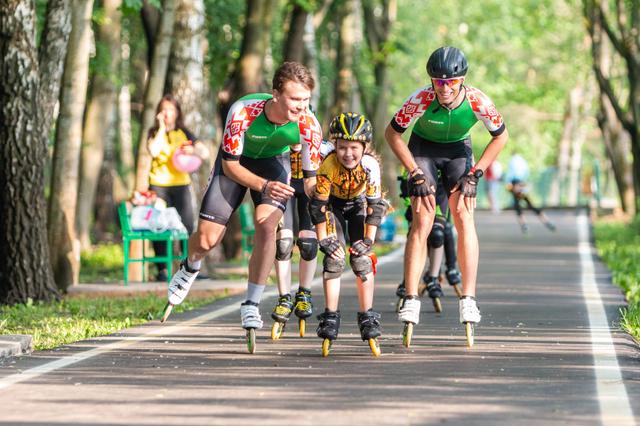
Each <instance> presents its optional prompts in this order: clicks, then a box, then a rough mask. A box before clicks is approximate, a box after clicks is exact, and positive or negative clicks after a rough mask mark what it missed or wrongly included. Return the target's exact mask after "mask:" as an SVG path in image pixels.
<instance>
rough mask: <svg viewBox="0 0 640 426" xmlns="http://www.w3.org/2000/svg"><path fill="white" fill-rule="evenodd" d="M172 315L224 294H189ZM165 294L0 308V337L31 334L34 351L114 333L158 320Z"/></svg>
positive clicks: (82, 299) (76, 299) (69, 299)
mask: <svg viewBox="0 0 640 426" xmlns="http://www.w3.org/2000/svg"><path fill="white" fill-rule="evenodd" d="M190 296H192V297H189V298H188V299H187V300H185V302H184V303H182V304H181V305H178V306H176V307H175V308H174V313H178V312H184V311H188V310H191V309H195V308H198V307H200V306H203V305H206V304H208V303H211V302H213V301H214V300H217V299H219V298H221V297H223V296H224V294H207V295H205V296H199V295H197V294H193V295H190ZM166 299H167V298H166V295H165V294H162V295H157V294H153V293H146V294H142V295H136V296H126V297H122V296H120V297H108V296H100V297H97V298H67V299H64V300H62V301H59V302H52V303H26V304H21V305H14V306H2V307H0V318H1V319H0V334H30V335H32V336H33V347H34V349H35V350H43V349H52V348H55V347H58V346H60V345H64V344H68V343H72V342H75V341H78V340H82V339H88V338H92V337H97V336H103V335H106V334H111V333H114V332H116V331H118V330H122V329H124V328H127V327H132V326H136V325H140V324H144V323H145V322H148V321H150V320H152V319H154V318H158V317H159V315H160V314H161V311H162V309H163V307H164V305H165V303H166Z"/></svg>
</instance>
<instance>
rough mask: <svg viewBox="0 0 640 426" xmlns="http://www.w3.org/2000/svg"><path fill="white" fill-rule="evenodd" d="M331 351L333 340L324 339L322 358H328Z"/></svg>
mask: <svg viewBox="0 0 640 426" xmlns="http://www.w3.org/2000/svg"><path fill="white" fill-rule="evenodd" d="M330 351H331V340H329V339H324V340H323V341H322V356H323V357H325V358H326V357H328V356H329V352H330Z"/></svg>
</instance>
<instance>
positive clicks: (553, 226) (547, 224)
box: [544, 222, 556, 232]
mask: <svg viewBox="0 0 640 426" xmlns="http://www.w3.org/2000/svg"><path fill="white" fill-rule="evenodd" d="M544 226H546V227H547V229H548V230H549V231H551V232H556V226H555V225H554V224H553V223H551V222H546V223H545V224H544Z"/></svg>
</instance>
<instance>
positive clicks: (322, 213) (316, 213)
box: [309, 197, 329, 225]
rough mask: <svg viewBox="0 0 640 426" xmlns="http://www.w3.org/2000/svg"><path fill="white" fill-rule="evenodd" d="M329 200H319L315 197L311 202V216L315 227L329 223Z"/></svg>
mask: <svg viewBox="0 0 640 426" xmlns="http://www.w3.org/2000/svg"><path fill="white" fill-rule="evenodd" d="M328 204H329V200H319V199H317V198H315V197H313V198H311V201H309V216H311V222H312V223H313V224H314V225H317V224H319V223H324V222H326V221H327V205H328Z"/></svg>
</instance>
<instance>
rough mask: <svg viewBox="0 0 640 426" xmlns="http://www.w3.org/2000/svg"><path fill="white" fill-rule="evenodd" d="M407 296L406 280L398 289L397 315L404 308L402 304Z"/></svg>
mask: <svg viewBox="0 0 640 426" xmlns="http://www.w3.org/2000/svg"><path fill="white" fill-rule="evenodd" d="M406 294H407V289H406V288H405V286H404V280H402V282H401V283H400V284H398V288H396V296H398V301H397V302H396V313H398V312H400V307H401V306H402V302H403V300H404V296H405V295H406Z"/></svg>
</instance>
